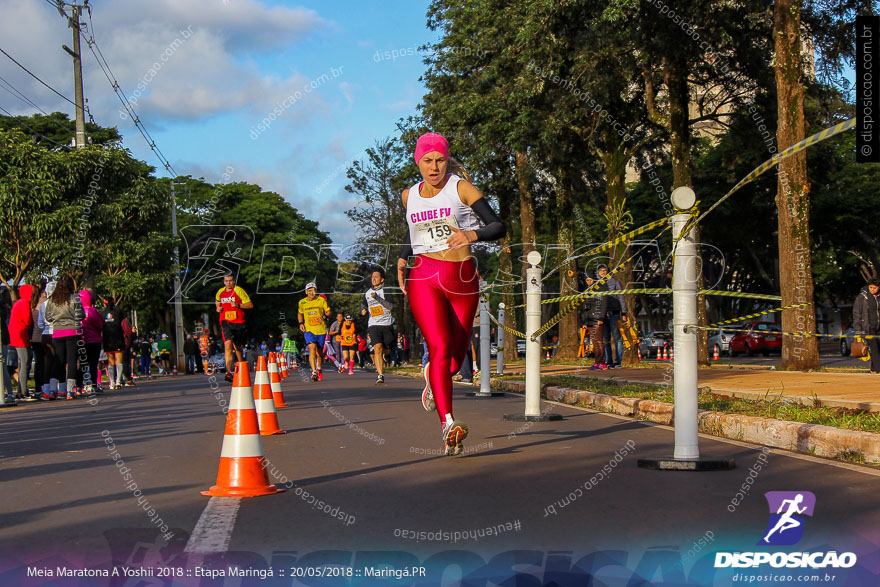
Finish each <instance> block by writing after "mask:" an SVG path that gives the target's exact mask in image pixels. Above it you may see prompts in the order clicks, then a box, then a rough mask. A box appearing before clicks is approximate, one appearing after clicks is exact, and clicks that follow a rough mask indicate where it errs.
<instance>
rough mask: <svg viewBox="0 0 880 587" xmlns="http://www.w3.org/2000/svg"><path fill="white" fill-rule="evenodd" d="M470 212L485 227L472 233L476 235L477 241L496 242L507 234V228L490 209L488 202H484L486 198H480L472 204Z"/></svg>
mask: <svg viewBox="0 0 880 587" xmlns="http://www.w3.org/2000/svg"><path fill="white" fill-rule="evenodd" d="M471 210H473V211H474V212H475V213H476V215H477V216H479V218H480V220H482V221H483V224H485V225H486V226H484V227H482V228H478V229H477V230H475V231H474V232H475V233H477V240H478V241H497V240H498V239H500V238H502V237H503V236H504V235H505V234H507V228H506V227H505V226H504V223H503V222H501V219H500V218H498V215H497V214H495V211H494V210H493V209H492V206H490V205H489V202H487V201H486V198H480V199H479V200H477V201H476V202H474V204H473V206H471Z"/></svg>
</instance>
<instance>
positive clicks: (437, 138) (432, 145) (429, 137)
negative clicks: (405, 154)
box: [415, 132, 449, 163]
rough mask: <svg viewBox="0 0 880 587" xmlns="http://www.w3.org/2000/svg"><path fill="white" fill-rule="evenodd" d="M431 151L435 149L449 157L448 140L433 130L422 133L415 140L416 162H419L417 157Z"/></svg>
mask: <svg viewBox="0 0 880 587" xmlns="http://www.w3.org/2000/svg"><path fill="white" fill-rule="evenodd" d="M431 151H437V152H438V153H440V154H441V155H443V156H444V157H446V158H447V159H449V141H447V140H446V139H445V138H444V137H443V135H439V134H437V133H434V132H427V133H425V134H423V135H422V136H420V137H419V140H418V141H416V153H415V159H416V163H418V162H419V159H421V158H422V157H424V156H425V153H430V152H431Z"/></svg>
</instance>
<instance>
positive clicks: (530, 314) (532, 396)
mask: <svg viewBox="0 0 880 587" xmlns="http://www.w3.org/2000/svg"><path fill="white" fill-rule="evenodd" d="M526 260H527V261H528V262H529V265H531V267H529V268H528V269H527V270H526V281H527V283H526V330H525V332H526V418H529V417H533V416H535V417H536V416H540V414H541V337H540V336H539V337H536V338H535V340H532V339H531V333H532V332H535V331H536V330H538V329H539V328H540V327H541V273H542V272H541V266H540V265H541V253H539V252H538V251H532V252H530V253H529V254H528V255H527V257H526Z"/></svg>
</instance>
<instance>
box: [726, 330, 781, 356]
mask: <svg viewBox="0 0 880 587" xmlns="http://www.w3.org/2000/svg"><path fill="white" fill-rule="evenodd" d="M742 328H743V329H747V330H748V331H747V332H737V333H736V335H735V336H734V337H733V338H731V339H730V351H729V353H730V356H731V357H735V356H736V355H737V354H738V353H745V354H746V355H748V356H750V357H751V356H752V355H754V354H755V353H761V354H762V355H764V356H765V357H766V356H767V355H769V354H770V351H774V352H780V351H781V349H782V334H781V333H782V328H780V327H779V324H777V323H775V322H746V323H745V324H743V325H742Z"/></svg>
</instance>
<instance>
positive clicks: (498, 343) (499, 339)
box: [495, 302, 504, 375]
mask: <svg viewBox="0 0 880 587" xmlns="http://www.w3.org/2000/svg"><path fill="white" fill-rule="evenodd" d="M503 326H504V302H501V303H500V304H498V330H496V331H495V348H497V349H498V353H497V354H496V355H495V374H496V375H503V374H504V328H503Z"/></svg>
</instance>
